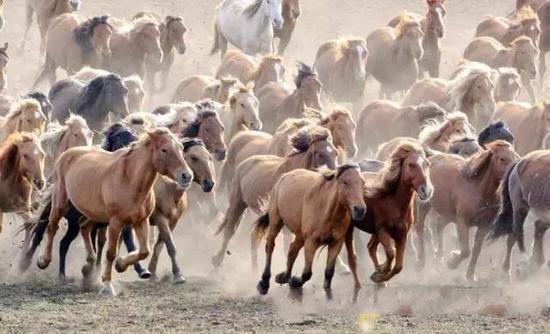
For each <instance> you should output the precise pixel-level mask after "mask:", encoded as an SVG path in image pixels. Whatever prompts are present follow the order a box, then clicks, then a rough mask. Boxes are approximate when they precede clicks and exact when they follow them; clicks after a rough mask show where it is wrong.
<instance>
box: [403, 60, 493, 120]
mask: <svg viewBox="0 0 550 334" xmlns="http://www.w3.org/2000/svg"><path fill="white" fill-rule="evenodd" d="M495 75H496V71H494V70H493V69H491V68H490V67H489V66H487V65H485V64H481V63H477V62H464V63H463V64H461V65H460V66H459V67H458V68H457V70H456V71H455V73H454V74H453V76H452V79H450V80H443V79H435V78H426V79H422V80H419V81H417V82H416V83H415V84H414V85H412V87H411V88H410V89H409V91H408V92H407V94H406V95H405V98H404V99H403V103H402V105H404V106H414V105H419V104H421V103H426V102H429V101H433V102H435V103H437V104H438V105H439V106H440V107H442V108H443V109H445V110H447V112H452V111H455V110H460V111H462V112H463V113H465V114H466V115H468V118H469V119H471V120H473V123H474V125H475V126H476V127H477V128H480V127H482V126H485V124H487V121H488V120H489V118H490V117H491V115H492V114H493V112H494V110H495V99H494V97H493V90H494V86H495ZM478 109H479V110H478Z"/></svg>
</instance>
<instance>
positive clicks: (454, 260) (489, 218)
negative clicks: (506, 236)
mask: <svg viewBox="0 0 550 334" xmlns="http://www.w3.org/2000/svg"><path fill="white" fill-rule="evenodd" d="M486 147H487V149H486V150H485V151H483V152H480V153H478V154H476V155H474V156H473V157H471V158H470V159H468V160H466V159H464V158H461V157H459V156H456V155H449V154H438V155H435V156H433V157H431V158H430V159H429V160H430V162H431V167H430V179H431V181H432V184H433V187H434V193H433V196H432V198H431V200H430V202H429V205H427V206H422V207H421V209H420V211H421V213H420V214H419V215H418V216H419V219H418V222H417V225H416V232H417V235H418V239H419V240H420V245H419V247H418V248H419V254H418V258H419V261H420V265H423V264H424V258H425V255H424V245H423V240H424V236H423V233H424V226H425V224H426V223H425V221H429V222H430V223H431V229H432V231H433V239H434V248H435V253H436V257H438V258H441V257H442V256H443V230H444V227H445V226H446V225H447V224H449V223H450V222H454V223H455V225H456V228H457V232H458V241H459V245H460V251H453V252H452V253H451V257H450V258H449V260H448V262H447V266H448V267H449V268H450V269H456V268H457V267H458V266H459V264H460V263H461V262H462V261H463V260H465V259H467V258H468V257H470V262H469V264H468V269H467V271H466V278H467V279H470V280H474V279H475V276H474V272H475V266H476V263H477V259H478V257H479V254H480V252H481V247H482V245H483V241H484V239H485V236H486V235H487V233H488V231H489V228H490V227H491V225H492V222H493V220H494V218H495V216H496V214H497V211H498V206H499V205H498V204H499V201H500V198H499V192H498V189H499V186H500V181H501V180H502V178H503V177H504V175H505V173H506V170H507V169H508V167H509V166H510V165H511V164H513V163H514V162H515V161H516V160H518V159H519V156H518V155H517V153H516V152H515V151H514V148H513V147H512V146H511V145H510V144H509V143H507V142H505V141H502V140H497V141H495V142H492V143H489V144H487V145H486ZM428 210H429V211H428ZM472 227H477V231H476V234H475V241H474V247H473V250H472V252H470V243H469V239H470V237H469V231H470V228H472ZM470 255H471V256H470Z"/></svg>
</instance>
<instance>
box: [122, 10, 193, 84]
mask: <svg viewBox="0 0 550 334" xmlns="http://www.w3.org/2000/svg"><path fill="white" fill-rule="evenodd" d="M142 17H147V18H150V19H153V20H156V21H157V24H158V26H159V30H160V47H161V49H162V54H163V57H162V61H161V63H160V64H159V65H158V66H155V64H147V65H148V66H147V75H146V78H148V80H149V90H150V91H151V92H155V93H158V92H164V91H165V90H166V88H167V87H168V75H169V74H170V69H171V68H172V65H174V60H175V53H174V49H175V50H176V51H177V52H178V54H180V55H184V54H185V51H186V49H187V46H186V45H185V34H186V33H187V27H186V26H185V23H184V21H183V18H182V17H181V16H172V15H167V16H166V17H165V18H164V20H162V18H161V17H159V16H158V15H156V14H154V13H152V12H140V13H138V14H136V15H134V17H133V19H139V18H142ZM157 73H160V88H157V86H156V84H155V77H156V75H157Z"/></svg>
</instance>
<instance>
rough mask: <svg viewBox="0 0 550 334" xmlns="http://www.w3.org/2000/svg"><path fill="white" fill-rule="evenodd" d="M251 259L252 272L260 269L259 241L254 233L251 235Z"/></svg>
mask: <svg viewBox="0 0 550 334" xmlns="http://www.w3.org/2000/svg"><path fill="white" fill-rule="evenodd" d="M250 257H251V260H252V270H254V271H256V270H257V269H258V239H257V238H256V236H255V235H254V233H251V234H250Z"/></svg>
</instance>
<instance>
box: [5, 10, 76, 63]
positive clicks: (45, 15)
mask: <svg viewBox="0 0 550 334" xmlns="http://www.w3.org/2000/svg"><path fill="white" fill-rule="evenodd" d="M0 2H2V3H4V0H2V1H0ZM78 7H80V0H47V1H46V0H25V11H26V13H25V16H26V21H25V33H24V34H23V39H22V40H21V44H20V45H19V50H20V51H24V50H25V45H26V43H27V39H28V36H29V29H30V28H31V25H32V19H33V16H34V13H35V12H36V22H37V23H38V30H39V32H40V52H41V53H44V50H45V46H46V33H47V31H48V26H49V25H50V22H51V21H52V20H53V19H54V18H56V17H58V16H59V15H62V14H65V13H72V12H74V11H76V10H77V9H78Z"/></svg>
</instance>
